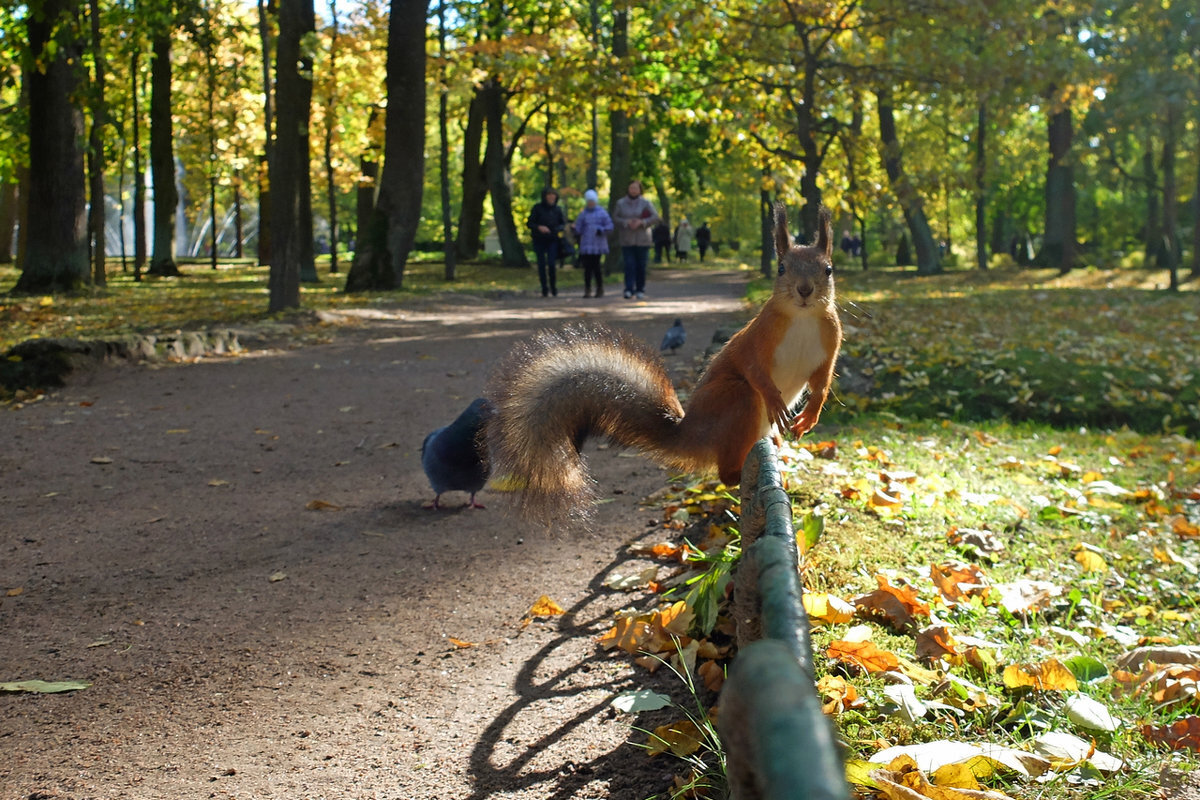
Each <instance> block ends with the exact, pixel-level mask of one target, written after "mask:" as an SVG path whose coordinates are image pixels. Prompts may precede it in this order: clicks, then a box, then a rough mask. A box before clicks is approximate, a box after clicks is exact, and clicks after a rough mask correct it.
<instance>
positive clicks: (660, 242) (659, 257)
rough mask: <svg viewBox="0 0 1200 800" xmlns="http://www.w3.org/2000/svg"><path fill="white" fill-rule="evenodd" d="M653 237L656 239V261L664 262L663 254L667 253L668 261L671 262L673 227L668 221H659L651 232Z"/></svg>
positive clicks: (657, 262)
mask: <svg viewBox="0 0 1200 800" xmlns="http://www.w3.org/2000/svg"><path fill="white" fill-rule="evenodd" d="M650 235H651V238H653V239H654V263H655V264H661V263H663V254H664V253H666V256H667V263H668V264H670V263H671V229H670V228H669V227H668V226H667V223H666V222H659V223H658V224H657V225H655V226H654V230H653V231H652V232H651V234H650Z"/></svg>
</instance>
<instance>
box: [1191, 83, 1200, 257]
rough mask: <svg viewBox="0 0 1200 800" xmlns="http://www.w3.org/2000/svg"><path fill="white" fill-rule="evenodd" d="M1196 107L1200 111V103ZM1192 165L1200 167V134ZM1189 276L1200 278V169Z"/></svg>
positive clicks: (1198, 123)
mask: <svg viewBox="0 0 1200 800" xmlns="http://www.w3.org/2000/svg"><path fill="white" fill-rule="evenodd" d="M1198 74H1200V73H1198ZM1195 107H1196V108H1197V109H1198V110H1200V103H1197V104H1196V106H1195ZM1195 129H1196V130H1197V131H1200V119H1197V120H1196V125H1195ZM1192 163H1193V164H1197V165H1200V134H1198V135H1197V136H1196V152H1195V158H1194V159H1193V160H1192ZM1189 275H1190V277H1192V278H1200V168H1198V169H1197V170H1196V187H1195V191H1194V192H1192V268H1191V271H1190V272H1189Z"/></svg>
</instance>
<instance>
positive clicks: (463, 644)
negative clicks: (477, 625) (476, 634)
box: [446, 636, 475, 649]
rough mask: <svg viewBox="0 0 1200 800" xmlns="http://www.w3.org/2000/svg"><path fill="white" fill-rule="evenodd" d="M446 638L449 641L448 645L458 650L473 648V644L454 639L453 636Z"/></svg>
mask: <svg viewBox="0 0 1200 800" xmlns="http://www.w3.org/2000/svg"><path fill="white" fill-rule="evenodd" d="M446 638H447V639H449V640H450V644H452V645H454V646H455V647H457V648H460V649H462V648H466V647H475V642H467V641H464V640H462V639H455V638H454V637H453V636H447V637H446Z"/></svg>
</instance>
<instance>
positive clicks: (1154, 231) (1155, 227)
mask: <svg viewBox="0 0 1200 800" xmlns="http://www.w3.org/2000/svg"><path fill="white" fill-rule="evenodd" d="M1142 180H1143V181H1145V183H1146V222H1145V225H1144V226H1143V231H1142V238H1143V242H1142V244H1143V245H1145V250H1144V253H1145V255H1144V256H1143V257H1142V266H1144V267H1147V268H1149V267H1150V265H1151V264H1153V263H1154V261H1155V258H1156V257H1157V256H1158V247H1159V245H1160V244H1162V221H1161V218H1160V215H1159V208H1158V197H1159V195H1158V170H1157V168H1156V167H1155V166H1154V137H1153V136H1150V137H1147V139H1146V150H1145V152H1144V153H1142Z"/></svg>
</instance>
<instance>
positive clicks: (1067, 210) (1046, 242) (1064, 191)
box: [1035, 106, 1076, 274]
mask: <svg viewBox="0 0 1200 800" xmlns="http://www.w3.org/2000/svg"><path fill="white" fill-rule="evenodd" d="M1047 133H1048V139H1049V143H1050V161H1049V165H1048V167H1047V169H1046V222H1045V232H1044V235H1043V237H1042V250H1041V252H1040V253H1038V255H1037V258H1036V259H1035V261H1036V263H1037V264H1038V265H1040V266H1043V267H1056V268H1057V269H1058V271H1059V272H1060V273H1063V274H1066V273H1067V272H1070V271H1071V267H1073V266H1074V265H1075V250H1076V244H1075V168H1074V166H1072V164H1071V139H1072V137H1073V136H1074V132H1073V127H1072V123H1071V109H1070V108H1067V107H1065V106H1064V107H1063V108H1062V109H1059V110H1058V111H1055V112H1054V113H1053V114H1052V115H1051V116H1050V120H1049V125H1048V129H1047Z"/></svg>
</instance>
